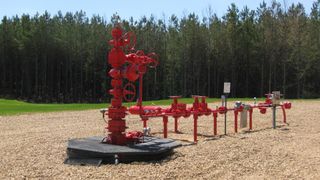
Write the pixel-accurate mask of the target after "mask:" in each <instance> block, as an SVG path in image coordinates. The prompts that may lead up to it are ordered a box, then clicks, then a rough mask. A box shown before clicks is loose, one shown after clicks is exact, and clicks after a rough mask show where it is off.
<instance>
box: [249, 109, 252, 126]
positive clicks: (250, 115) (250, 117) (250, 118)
mask: <svg viewBox="0 0 320 180" xmlns="http://www.w3.org/2000/svg"><path fill="white" fill-rule="evenodd" d="M252 111H253V109H252V107H250V109H249V130H252Z"/></svg>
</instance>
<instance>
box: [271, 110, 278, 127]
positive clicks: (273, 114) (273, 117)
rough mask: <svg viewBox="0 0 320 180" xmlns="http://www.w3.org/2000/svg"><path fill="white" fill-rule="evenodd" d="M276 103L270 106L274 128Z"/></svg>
mask: <svg viewBox="0 0 320 180" xmlns="http://www.w3.org/2000/svg"><path fill="white" fill-rule="evenodd" d="M276 108H277V106H276V105H273V106H272V119H273V129H275V128H276Z"/></svg>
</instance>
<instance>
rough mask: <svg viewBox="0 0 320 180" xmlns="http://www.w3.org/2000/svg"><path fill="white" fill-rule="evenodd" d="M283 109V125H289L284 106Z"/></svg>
mask: <svg viewBox="0 0 320 180" xmlns="http://www.w3.org/2000/svg"><path fill="white" fill-rule="evenodd" d="M281 109H282V112H283V123H285V124H286V123H287V116H286V110H285V108H284V105H281Z"/></svg>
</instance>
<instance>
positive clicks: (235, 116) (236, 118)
mask: <svg viewBox="0 0 320 180" xmlns="http://www.w3.org/2000/svg"><path fill="white" fill-rule="evenodd" d="M234 132H235V133H237V132H238V111H237V110H235V111H234Z"/></svg>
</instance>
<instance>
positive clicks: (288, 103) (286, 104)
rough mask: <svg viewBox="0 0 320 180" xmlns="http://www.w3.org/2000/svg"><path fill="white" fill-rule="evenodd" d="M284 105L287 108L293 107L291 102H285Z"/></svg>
mask: <svg viewBox="0 0 320 180" xmlns="http://www.w3.org/2000/svg"><path fill="white" fill-rule="evenodd" d="M283 105H284V108H285V109H291V102H285V103H284V104H283Z"/></svg>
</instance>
